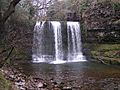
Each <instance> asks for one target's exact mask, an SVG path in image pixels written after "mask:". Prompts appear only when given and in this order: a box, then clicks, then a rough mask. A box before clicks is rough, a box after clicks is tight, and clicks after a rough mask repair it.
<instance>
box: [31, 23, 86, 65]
mask: <svg viewBox="0 0 120 90" xmlns="http://www.w3.org/2000/svg"><path fill="white" fill-rule="evenodd" d="M61 23H62V22H59V21H49V22H44V21H43V22H37V23H36V25H35V29H34V39H33V49H32V50H33V55H32V57H33V62H34V63H40V62H46V63H51V64H63V63H67V62H81V61H86V59H85V57H84V55H83V53H82V48H81V31H80V24H79V22H70V21H68V22H67V29H64V30H63V29H62V27H63V26H61V25H62V24H61ZM64 32H66V33H64ZM64 36H65V37H66V38H64ZM64 41H67V42H66V43H67V44H65V42H64ZM63 42H64V43H63ZM65 45H67V47H66V48H65V47H64V46H65ZM63 47H64V49H63Z"/></svg>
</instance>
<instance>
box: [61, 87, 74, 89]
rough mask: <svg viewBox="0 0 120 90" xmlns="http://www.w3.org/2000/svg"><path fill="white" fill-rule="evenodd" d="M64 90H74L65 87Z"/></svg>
mask: <svg viewBox="0 0 120 90" xmlns="http://www.w3.org/2000/svg"><path fill="white" fill-rule="evenodd" d="M63 90H72V87H63Z"/></svg>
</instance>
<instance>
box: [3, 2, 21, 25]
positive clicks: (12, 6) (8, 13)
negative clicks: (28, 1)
mask: <svg viewBox="0 0 120 90" xmlns="http://www.w3.org/2000/svg"><path fill="white" fill-rule="evenodd" d="M20 1H21V0H13V1H11V3H10V5H9V7H8V9H7V10H6V11H5V13H4V14H3V17H2V20H1V21H2V23H3V24H4V23H5V22H6V21H7V19H8V18H9V17H10V16H11V15H12V13H14V11H15V6H16V5H17V4H18V3H19V2H20Z"/></svg>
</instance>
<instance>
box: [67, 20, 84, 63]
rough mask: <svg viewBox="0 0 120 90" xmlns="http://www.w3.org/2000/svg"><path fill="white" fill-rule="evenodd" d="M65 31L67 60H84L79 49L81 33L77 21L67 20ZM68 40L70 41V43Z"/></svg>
mask: <svg viewBox="0 0 120 90" xmlns="http://www.w3.org/2000/svg"><path fill="white" fill-rule="evenodd" d="M67 32H68V61H71V62H78V61H85V57H84V56H83V54H82V50H81V33H80V25H79V22H67ZM70 33H71V37H70ZM70 41H72V42H71V43H70ZM70 44H72V45H70Z"/></svg>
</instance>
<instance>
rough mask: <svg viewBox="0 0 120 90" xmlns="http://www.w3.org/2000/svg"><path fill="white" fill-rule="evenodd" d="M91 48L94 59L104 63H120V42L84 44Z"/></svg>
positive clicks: (90, 53)
mask: <svg viewBox="0 0 120 90" xmlns="http://www.w3.org/2000/svg"><path fill="white" fill-rule="evenodd" d="M83 47H84V48H87V49H89V51H88V52H89V55H90V58H91V59H92V61H96V62H99V63H104V64H120V44H89V43H87V44H83Z"/></svg>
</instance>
